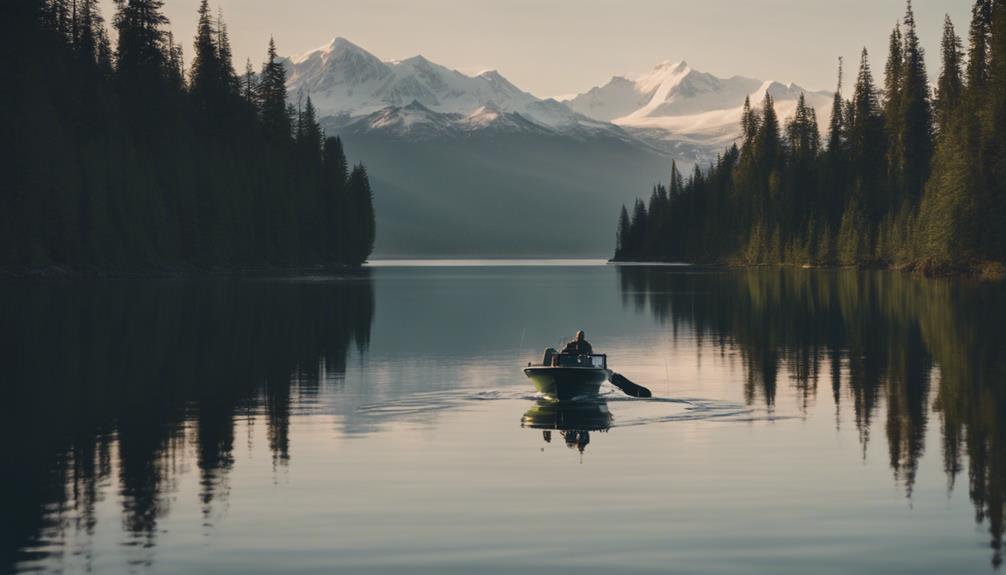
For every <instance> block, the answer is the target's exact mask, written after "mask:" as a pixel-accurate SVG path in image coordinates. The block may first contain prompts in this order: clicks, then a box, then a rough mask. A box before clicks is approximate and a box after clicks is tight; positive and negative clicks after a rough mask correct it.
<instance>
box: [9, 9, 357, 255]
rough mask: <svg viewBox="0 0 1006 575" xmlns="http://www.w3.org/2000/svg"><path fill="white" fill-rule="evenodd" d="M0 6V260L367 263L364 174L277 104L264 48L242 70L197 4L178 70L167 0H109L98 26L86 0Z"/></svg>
mask: <svg viewBox="0 0 1006 575" xmlns="http://www.w3.org/2000/svg"><path fill="white" fill-rule="evenodd" d="M0 4H2V5H0V27H2V33H0V55H2V58H3V62H4V63H5V65H6V66H7V69H8V70H9V72H8V74H7V79H6V80H5V82H4V89H3V90H2V91H0V125H2V126H3V137H2V138H0V172H2V174H3V176H2V180H0V182H2V183H0V269H6V270H15V271H17V270H37V269H51V268H65V269H73V270H88V269H95V270H106V269H110V270H130V271H132V270H172V269H220V268H232V269H237V268H243V267H255V268H263V267H269V268H273V267H280V268H292V267H307V266H319V265H326V266H327V265H351V266H355V265H359V264H361V263H362V262H363V261H365V260H366V259H367V257H368V255H369V254H370V252H371V249H372V247H373V243H374V235H375V224H374V211H373V203H372V192H371V188H370V184H369V181H368V177H367V172H366V170H365V168H364V167H363V166H362V165H357V166H354V167H350V166H348V165H347V161H346V156H345V154H344V153H343V149H342V144H341V142H340V141H339V139H338V138H326V137H324V135H323V132H322V130H321V128H320V127H319V124H318V121H317V118H316V117H315V110H314V108H313V106H312V104H311V101H310V98H304V99H301V98H298V99H297V100H298V103H297V105H291V104H289V100H288V97H287V90H286V71H285V69H284V67H283V65H282V62H281V60H280V58H279V57H278V56H277V53H276V46H275V44H274V43H273V42H272V41H271V40H270V41H269V44H268V50H267V51H265V50H264V53H265V55H266V60H265V64H264V65H263V66H262V68H261V69H260V70H255V69H253V67H252V65H251V62H248V63H247V65H246V66H245V70H244V72H243V73H241V74H239V73H237V72H236V71H235V68H234V65H233V63H232V61H231V48H230V42H229V40H228V32H227V25H226V23H225V21H224V19H223V16H222V14H220V13H219V12H218V13H214V12H213V11H212V10H211V8H210V6H209V5H208V3H207V1H206V0H203V2H202V3H201V5H200V6H199V9H198V13H197V14H193V17H194V18H198V27H197V34H196V37H195V38H194V39H193V50H192V51H191V52H190V53H191V54H192V55H193V56H192V61H191V63H190V65H189V66H186V65H185V64H184V63H183V61H182V48H181V45H180V44H179V42H178V40H177V39H175V38H174V37H173V36H172V33H171V31H170V29H169V28H168V25H169V22H168V20H167V18H166V17H165V16H164V14H163V2H162V0H117V2H116V9H115V14H114V15H113V16H112V18H111V21H110V25H109V26H106V24H105V20H104V17H103V15H102V14H101V13H100V10H99V7H98V2H97V0H5V1H4V2H2V3H0ZM111 34H114V35H115V37H116V41H115V42H114V44H113V42H112V41H111V40H110V35H111ZM113 46H114V47H113ZM10 71H13V74H11V73H10Z"/></svg>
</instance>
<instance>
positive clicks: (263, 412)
mask: <svg viewBox="0 0 1006 575" xmlns="http://www.w3.org/2000/svg"><path fill="white" fill-rule="evenodd" d="M0 293H2V296H3V297H0V317H3V318H4V321H3V326H2V328H0V362H2V363H3V365H4V366H5V372H4V385H3V386H0V394H2V400H0V405H2V406H3V407H0V413H2V414H3V417H2V418H0V448H2V449H3V453H4V454H5V455H4V456H5V457H6V458H7V462H8V463H9V464H5V466H4V473H3V474H0V509H3V510H4V511H3V520H2V521H0V572H3V573H7V572H11V571H17V570H18V569H17V568H15V567H17V566H19V565H20V566H21V567H24V566H28V570H31V567H30V565H31V561H32V560H33V559H38V558H42V557H44V556H45V554H46V553H48V552H51V544H52V542H53V541H57V540H65V539H70V538H72V536H73V535H74V534H76V535H79V536H82V538H83V539H85V540H86V539H87V538H90V537H92V536H93V534H94V532H95V530H96V526H97V522H98V519H97V514H98V512H97V507H98V506H99V504H100V502H101V501H102V500H104V499H106V498H111V497H113V495H111V494H110V492H114V493H116V494H118V495H117V497H120V498H121V501H122V504H121V506H122V526H123V529H124V531H125V532H126V533H127V534H128V536H129V538H130V543H131V544H136V547H135V548H136V549H142V548H144V547H150V546H152V545H153V544H154V543H155V539H156V537H157V535H158V533H159V532H160V531H161V530H162V528H161V527H160V526H159V524H160V522H161V521H162V520H163V519H164V517H165V516H166V515H167V514H168V513H169V512H170V510H171V505H172V499H173V498H174V496H175V495H176V493H177V492H176V490H177V481H178V477H179V476H180V475H181V474H183V473H185V469H186V468H187V467H188V465H189V461H192V464H193V467H194V468H196V469H197V470H198V474H199V485H200V487H199V500H200V504H201V507H202V511H203V513H204V514H205V516H206V518H207V520H209V518H211V517H213V513H214V508H217V510H218V511H219V507H220V506H222V505H224V504H222V503H221V500H224V501H225V500H226V495H227V493H228V479H229V476H230V472H231V470H232V468H233V466H234V462H235V459H236V457H235V450H238V451H240V450H241V449H242V447H243V444H244V442H245V437H244V436H243V434H242V433H241V430H242V429H247V428H248V427H249V426H254V425H258V426H263V427H264V428H265V430H266V433H265V434H264V435H265V437H266V440H267V442H268V448H269V451H270V452H271V454H272V457H273V462H274V464H275V465H277V466H285V465H287V463H288V461H289V459H290V458H291V451H292V449H291V445H290V421H291V416H292V415H295V414H296V412H295V410H296V408H297V405H298V404H302V403H305V402H310V401H311V399H312V397H315V396H317V395H318V394H319V393H321V389H322V386H329V385H344V384H345V373H346V364H347V359H348V357H349V355H350V354H351V353H353V350H356V352H357V353H363V352H365V350H366V348H367V347H368V346H369V343H370V330H371V322H372V320H373V316H374V306H375V302H374V291H373V285H372V283H371V280H370V278H369V276H368V275H367V274H366V273H365V272H360V275H353V276H351V277H346V278H342V279H340V280H339V281H334V282H291V281H263V280H258V279H257V280H252V281H249V280H244V279H234V278H223V279H220V278H210V279H167V280H137V279H121V280H111V281H109V280H103V279H94V280H86V279H85V280H82V281H72V282H63V281H52V280H18V279H15V280H11V281H8V282H5V285H4V286H3V289H2V292H0ZM249 433H250V432H249ZM249 441H250V439H249ZM249 448H250V447H249ZM193 453H194V454H195V457H194V458H193V459H194V460H193V459H190V457H191V454H193Z"/></svg>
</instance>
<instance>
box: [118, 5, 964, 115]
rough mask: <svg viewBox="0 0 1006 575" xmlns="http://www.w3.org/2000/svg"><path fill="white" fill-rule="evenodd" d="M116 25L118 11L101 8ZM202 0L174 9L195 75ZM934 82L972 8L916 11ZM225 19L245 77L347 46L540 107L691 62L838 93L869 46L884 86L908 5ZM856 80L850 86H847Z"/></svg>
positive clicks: (380, 9) (233, 10) (238, 13)
mask: <svg viewBox="0 0 1006 575" xmlns="http://www.w3.org/2000/svg"><path fill="white" fill-rule="evenodd" d="M101 1H102V6H103V9H104V13H105V15H106V16H107V17H109V19H110V18H111V15H112V13H113V8H114V4H113V1H112V0H101ZM198 4H199V0H165V11H166V13H167V16H168V17H169V18H170V19H171V28H172V30H173V31H174V33H175V37H176V39H178V38H180V39H181V40H182V43H183V46H184V48H185V55H186V61H188V60H189V59H190V57H191V53H192V36H193V33H194V30H195V23H196V7H197V6H198ZM914 4H915V12H916V20H917V22H918V26H919V32H920V35H921V37H922V41H923V46H924V47H925V48H926V50H927V56H928V63H929V73H930V79H931V81H934V82H935V78H936V75H937V73H938V66H939V41H940V35H941V31H942V25H943V15H944V14H945V13H949V14H950V17H951V18H952V19H953V21H954V24H955V25H956V27H957V32H958V34H959V35H961V36H965V35H966V32H967V26H968V22H969V14H970V9H969V7H970V4H971V2H970V1H969V0H956V1H949V0H916V1H915V3H914ZM211 6H213V7H214V10H216V7H217V6H219V7H222V8H223V11H224V16H225V20H226V21H227V24H228V31H229V33H230V36H231V42H232V45H233V50H234V56H235V63H236V65H238V67H239V68H242V69H243V67H244V62H245V58H251V60H252V62H253V63H254V64H255V66H256V68H258V66H259V63H260V62H261V60H262V58H263V57H264V54H265V50H266V45H267V43H268V40H269V35H270V34H272V35H274V36H275V38H276V43H277V46H278V48H279V50H280V53H281V54H285V55H294V54H299V53H302V52H305V51H307V50H310V49H312V48H316V47H318V46H321V45H324V44H327V43H328V42H329V41H330V40H331V39H332V38H333V37H335V36H343V37H345V38H347V39H349V40H351V41H353V42H355V43H356V44H359V45H360V46H362V47H364V48H366V49H367V50H369V51H370V52H372V53H374V54H375V55H377V56H378V57H379V58H381V59H385V60H388V59H401V58H407V57H409V56H414V55H416V54H423V55H424V56H426V57H427V58H429V59H430V60H433V61H434V62H437V63H440V64H443V65H445V66H448V67H451V68H455V69H457V70H460V71H462V72H465V73H470V74H474V73H477V72H479V71H481V70H484V69H487V68H495V69H497V70H499V71H500V72H501V73H502V74H503V75H504V76H506V77H507V78H509V79H510V80H511V81H512V82H514V83H515V84H517V85H518V86H520V87H521V88H523V89H525V90H528V91H530V92H532V93H534V94H535V95H537V96H542V97H544V96H557V95H560V94H568V93H575V92H581V91H584V90H586V89H588V88H590V87H591V86H594V85H597V84H601V83H603V82H605V81H607V79H608V78H609V77H610V76H612V75H624V74H631V73H638V72H643V71H645V70H647V69H649V68H651V67H652V66H653V65H655V64H657V63H659V62H661V61H664V60H687V61H688V63H689V64H691V65H692V67H693V68H696V69H699V70H703V71H706V72H711V73H713V74H716V75H719V76H730V75H733V74H741V75H745V76H751V77H756V78H760V79H774V80H779V81H784V82H796V83H798V84H800V85H802V86H804V87H806V88H814V89H821V88H826V89H831V88H832V87H833V86H834V84H835V67H836V62H837V58H838V56H844V57H845V58H846V61H847V62H853V63H855V62H858V58H859V50H860V49H861V48H862V47H863V46H864V45H865V46H866V47H867V48H868V49H869V50H870V53H871V62H872V64H873V67H874V70H875V72H876V73H877V75H878V80H879V76H880V74H881V72H882V70H883V65H884V59H885V58H886V53H887V37H888V34H889V33H890V31H891V28H892V27H893V26H894V23H895V22H896V21H897V20H898V19H899V18H901V16H902V15H903V14H904V0H619V1H614V0H611V1H603V0H505V1H503V0H498V1H489V0H421V1H420V0H355V1H350V0H211ZM849 77H851V76H849V75H847V78H849Z"/></svg>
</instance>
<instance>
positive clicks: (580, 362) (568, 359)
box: [524, 348, 612, 401]
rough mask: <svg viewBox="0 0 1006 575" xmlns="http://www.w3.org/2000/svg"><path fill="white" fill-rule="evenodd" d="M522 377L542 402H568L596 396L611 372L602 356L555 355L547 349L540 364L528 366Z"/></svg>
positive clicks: (605, 357)
mask: <svg viewBox="0 0 1006 575" xmlns="http://www.w3.org/2000/svg"><path fill="white" fill-rule="evenodd" d="M524 375H526V376H527V377H528V378H529V379H530V380H531V382H532V383H534V386H535V388H536V389H537V390H538V392H539V393H541V394H542V395H543V396H545V397H546V398H549V399H552V400H555V401H568V400H571V399H581V398H588V397H593V396H596V395H597V394H598V393H599V392H600V390H601V384H602V383H604V382H605V381H607V380H608V379H609V378H611V375H612V371H611V370H610V369H608V356H607V355H606V354H603V353H590V354H575V353H557V352H556V351H555V350H554V349H552V348H548V349H546V350H545V357H544V359H543V360H542V362H541V364H538V365H534V364H531V363H528V364H527V367H525V368H524Z"/></svg>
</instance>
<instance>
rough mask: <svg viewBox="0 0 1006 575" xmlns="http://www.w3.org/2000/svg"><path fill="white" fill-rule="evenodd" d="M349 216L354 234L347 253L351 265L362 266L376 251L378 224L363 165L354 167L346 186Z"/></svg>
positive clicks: (347, 259)
mask: <svg viewBox="0 0 1006 575" xmlns="http://www.w3.org/2000/svg"><path fill="white" fill-rule="evenodd" d="M346 193H347V195H348V201H347V204H348V205H347V215H348V216H349V217H350V218H352V220H351V221H352V223H351V225H350V226H349V229H351V230H353V231H354V232H355V233H354V234H353V236H352V238H351V240H350V242H349V245H348V246H347V247H348V250H347V253H346V261H347V263H349V264H351V265H359V264H362V263H363V262H364V261H366V259H367V255H368V254H370V252H371V251H373V249H374V238H375V231H376V224H375V220H374V203H373V202H374V195H373V192H372V191H371V189H370V181H369V179H368V178H367V170H366V168H364V167H363V165H361V164H357V165H356V166H354V167H353V171H352V172H350V174H349V180H348V182H347V184H346Z"/></svg>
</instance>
